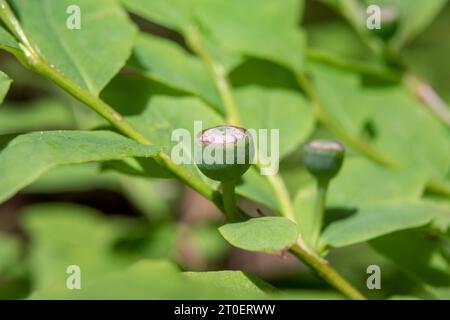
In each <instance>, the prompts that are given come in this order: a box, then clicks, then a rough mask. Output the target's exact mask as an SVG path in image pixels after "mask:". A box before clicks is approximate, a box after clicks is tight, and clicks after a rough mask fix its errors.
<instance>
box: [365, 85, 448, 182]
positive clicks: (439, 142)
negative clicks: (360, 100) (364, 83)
mask: <svg viewBox="0 0 450 320" xmlns="http://www.w3.org/2000/svg"><path fill="white" fill-rule="evenodd" d="M366 98H367V99H366V100H365V101H366V106H367V107H368V108H369V109H371V110H372V112H371V114H372V119H371V122H372V125H373V128H374V131H375V136H376V138H375V141H374V144H375V146H377V147H378V148H379V149H380V150H383V151H384V152H386V153H387V154H388V155H389V156H391V157H392V158H393V159H395V160H397V162H398V163H399V164H400V166H401V167H402V168H404V169H406V170H409V171H410V172H414V174H420V173H421V174H426V175H427V176H428V178H436V179H440V178H442V177H443V176H444V175H445V174H446V173H447V172H448V170H449V167H450V162H449V157H448V155H449V154H450V139H449V138H448V134H447V132H446V131H445V129H444V127H443V126H442V124H441V123H440V122H439V120H437V119H436V118H435V117H434V116H433V115H432V114H431V113H430V112H428V111H427V110H426V109H425V107H424V106H423V105H422V104H421V103H420V102H419V101H418V100H417V99H415V97H414V96H412V94H411V93H410V92H408V91H407V90H406V88H402V87H392V88H380V89H371V90H367V91H366ZM400 122H401V123H402V125H399V124H400ZM430 155H433V156H432V157H430Z"/></svg>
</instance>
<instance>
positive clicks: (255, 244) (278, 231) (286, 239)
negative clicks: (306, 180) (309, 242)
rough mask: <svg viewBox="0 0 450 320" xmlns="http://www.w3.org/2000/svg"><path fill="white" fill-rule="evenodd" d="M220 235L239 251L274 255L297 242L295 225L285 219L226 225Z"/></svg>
mask: <svg viewBox="0 0 450 320" xmlns="http://www.w3.org/2000/svg"><path fill="white" fill-rule="evenodd" d="M219 232H220V234H221V235H222V236H223V237H224V238H225V240H227V241H228V242H229V243H230V244H232V245H233V246H235V247H238V248H240V249H244V250H248V251H255V252H267V253H276V252H279V251H282V250H287V249H288V248H289V247H290V246H292V245H293V244H294V243H295V241H296V240H297V235H298V232H297V225H296V224H295V223H294V222H292V221H291V220H289V219H287V218H281V217H262V218H253V219H250V220H248V221H245V222H239V223H232V224H226V225H224V226H222V227H220V228H219Z"/></svg>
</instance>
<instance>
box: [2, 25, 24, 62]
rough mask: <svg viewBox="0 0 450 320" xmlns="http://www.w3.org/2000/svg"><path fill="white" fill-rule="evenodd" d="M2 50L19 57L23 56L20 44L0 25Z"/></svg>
mask: <svg viewBox="0 0 450 320" xmlns="http://www.w3.org/2000/svg"><path fill="white" fill-rule="evenodd" d="M0 48H1V49H3V50H6V51H9V52H11V53H13V54H15V55H17V56H21V55H22V51H21V49H20V47H19V43H18V42H17V41H16V39H15V38H14V37H13V36H12V35H11V34H10V33H9V32H8V31H6V30H5V29H4V28H3V26H1V25H0Z"/></svg>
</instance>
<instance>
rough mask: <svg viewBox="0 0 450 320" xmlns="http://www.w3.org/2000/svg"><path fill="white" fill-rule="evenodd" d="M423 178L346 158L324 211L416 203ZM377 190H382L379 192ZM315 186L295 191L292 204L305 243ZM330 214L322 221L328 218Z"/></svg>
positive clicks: (411, 173)
mask: <svg viewBox="0 0 450 320" xmlns="http://www.w3.org/2000/svg"><path fill="white" fill-rule="evenodd" d="M425 181H426V177H425V176H424V175H423V174H420V173H419V172H410V171H406V170H390V169H386V168H384V167H381V166H379V165H377V164H376V163H373V162H372V161H370V160H368V159H366V158H362V157H359V156H358V157H348V158H347V159H346V160H345V161H344V163H343V166H342V169H341V172H340V173H339V174H338V176H337V177H336V178H335V179H333V181H332V183H331V184H330V186H329V188H328V189H329V190H328V193H327V201H326V202H327V203H326V208H327V209H335V210H336V209H337V210H341V211H342V210H351V209H358V208H362V207H367V206H373V205H386V206H389V203H396V202H408V201H416V200H419V199H420V198H421V196H422V193H423V191H424V189H425ZM380 186H383V187H382V188H380ZM315 199H316V185H315V183H310V184H309V185H307V186H303V187H302V188H300V189H299V191H298V193H297V195H296V197H295V201H294V207H295V212H296V213H297V216H298V221H301V222H302V223H301V224H299V228H300V231H301V233H302V235H303V237H304V238H305V241H307V242H309V240H310V239H309V238H310V235H311V232H312V223H313V221H314V214H315V212H314V206H315ZM334 214H335V212H330V214H329V215H326V218H332V217H333V216H334Z"/></svg>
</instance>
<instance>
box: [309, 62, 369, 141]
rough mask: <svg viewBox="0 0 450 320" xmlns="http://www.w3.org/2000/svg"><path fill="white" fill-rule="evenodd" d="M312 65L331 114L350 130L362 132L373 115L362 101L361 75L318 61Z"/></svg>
mask: <svg viewBox="0 0 450 320" xmlns="http://www.w3.org/2000/svg"><path fill="white" fill-rule="evenodd" d="M310 68H311V73H312V76H313V80H314V84H315V88H316V90H317V94H318V95H319V96H320V100H321V101H322V104H323V107H324V108H325V109H326V111H327V113H328V114H330V116H332V117H333V119H334V121H336V122H338V123H339V124H340V126H341V127H342V128H344V129H345V130H346V131H347V132H349V133H351V134H353V135H356V134H359V133H360V132H361V129H362V126H363V124H364V123H365V122H366V121H367V119H368V118H369V116H370V109H369V108H367V107H365V105H364V103H362V99H363V96H362V91H361V88H360V85H361V83H360V79H359V77H358V75H357V74H354V73H350V72H346V71H343V70H339V69H336V68H333V67H330V66H326V65H322V64H318V63H312V64H311V65H310Z"/></svg>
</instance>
